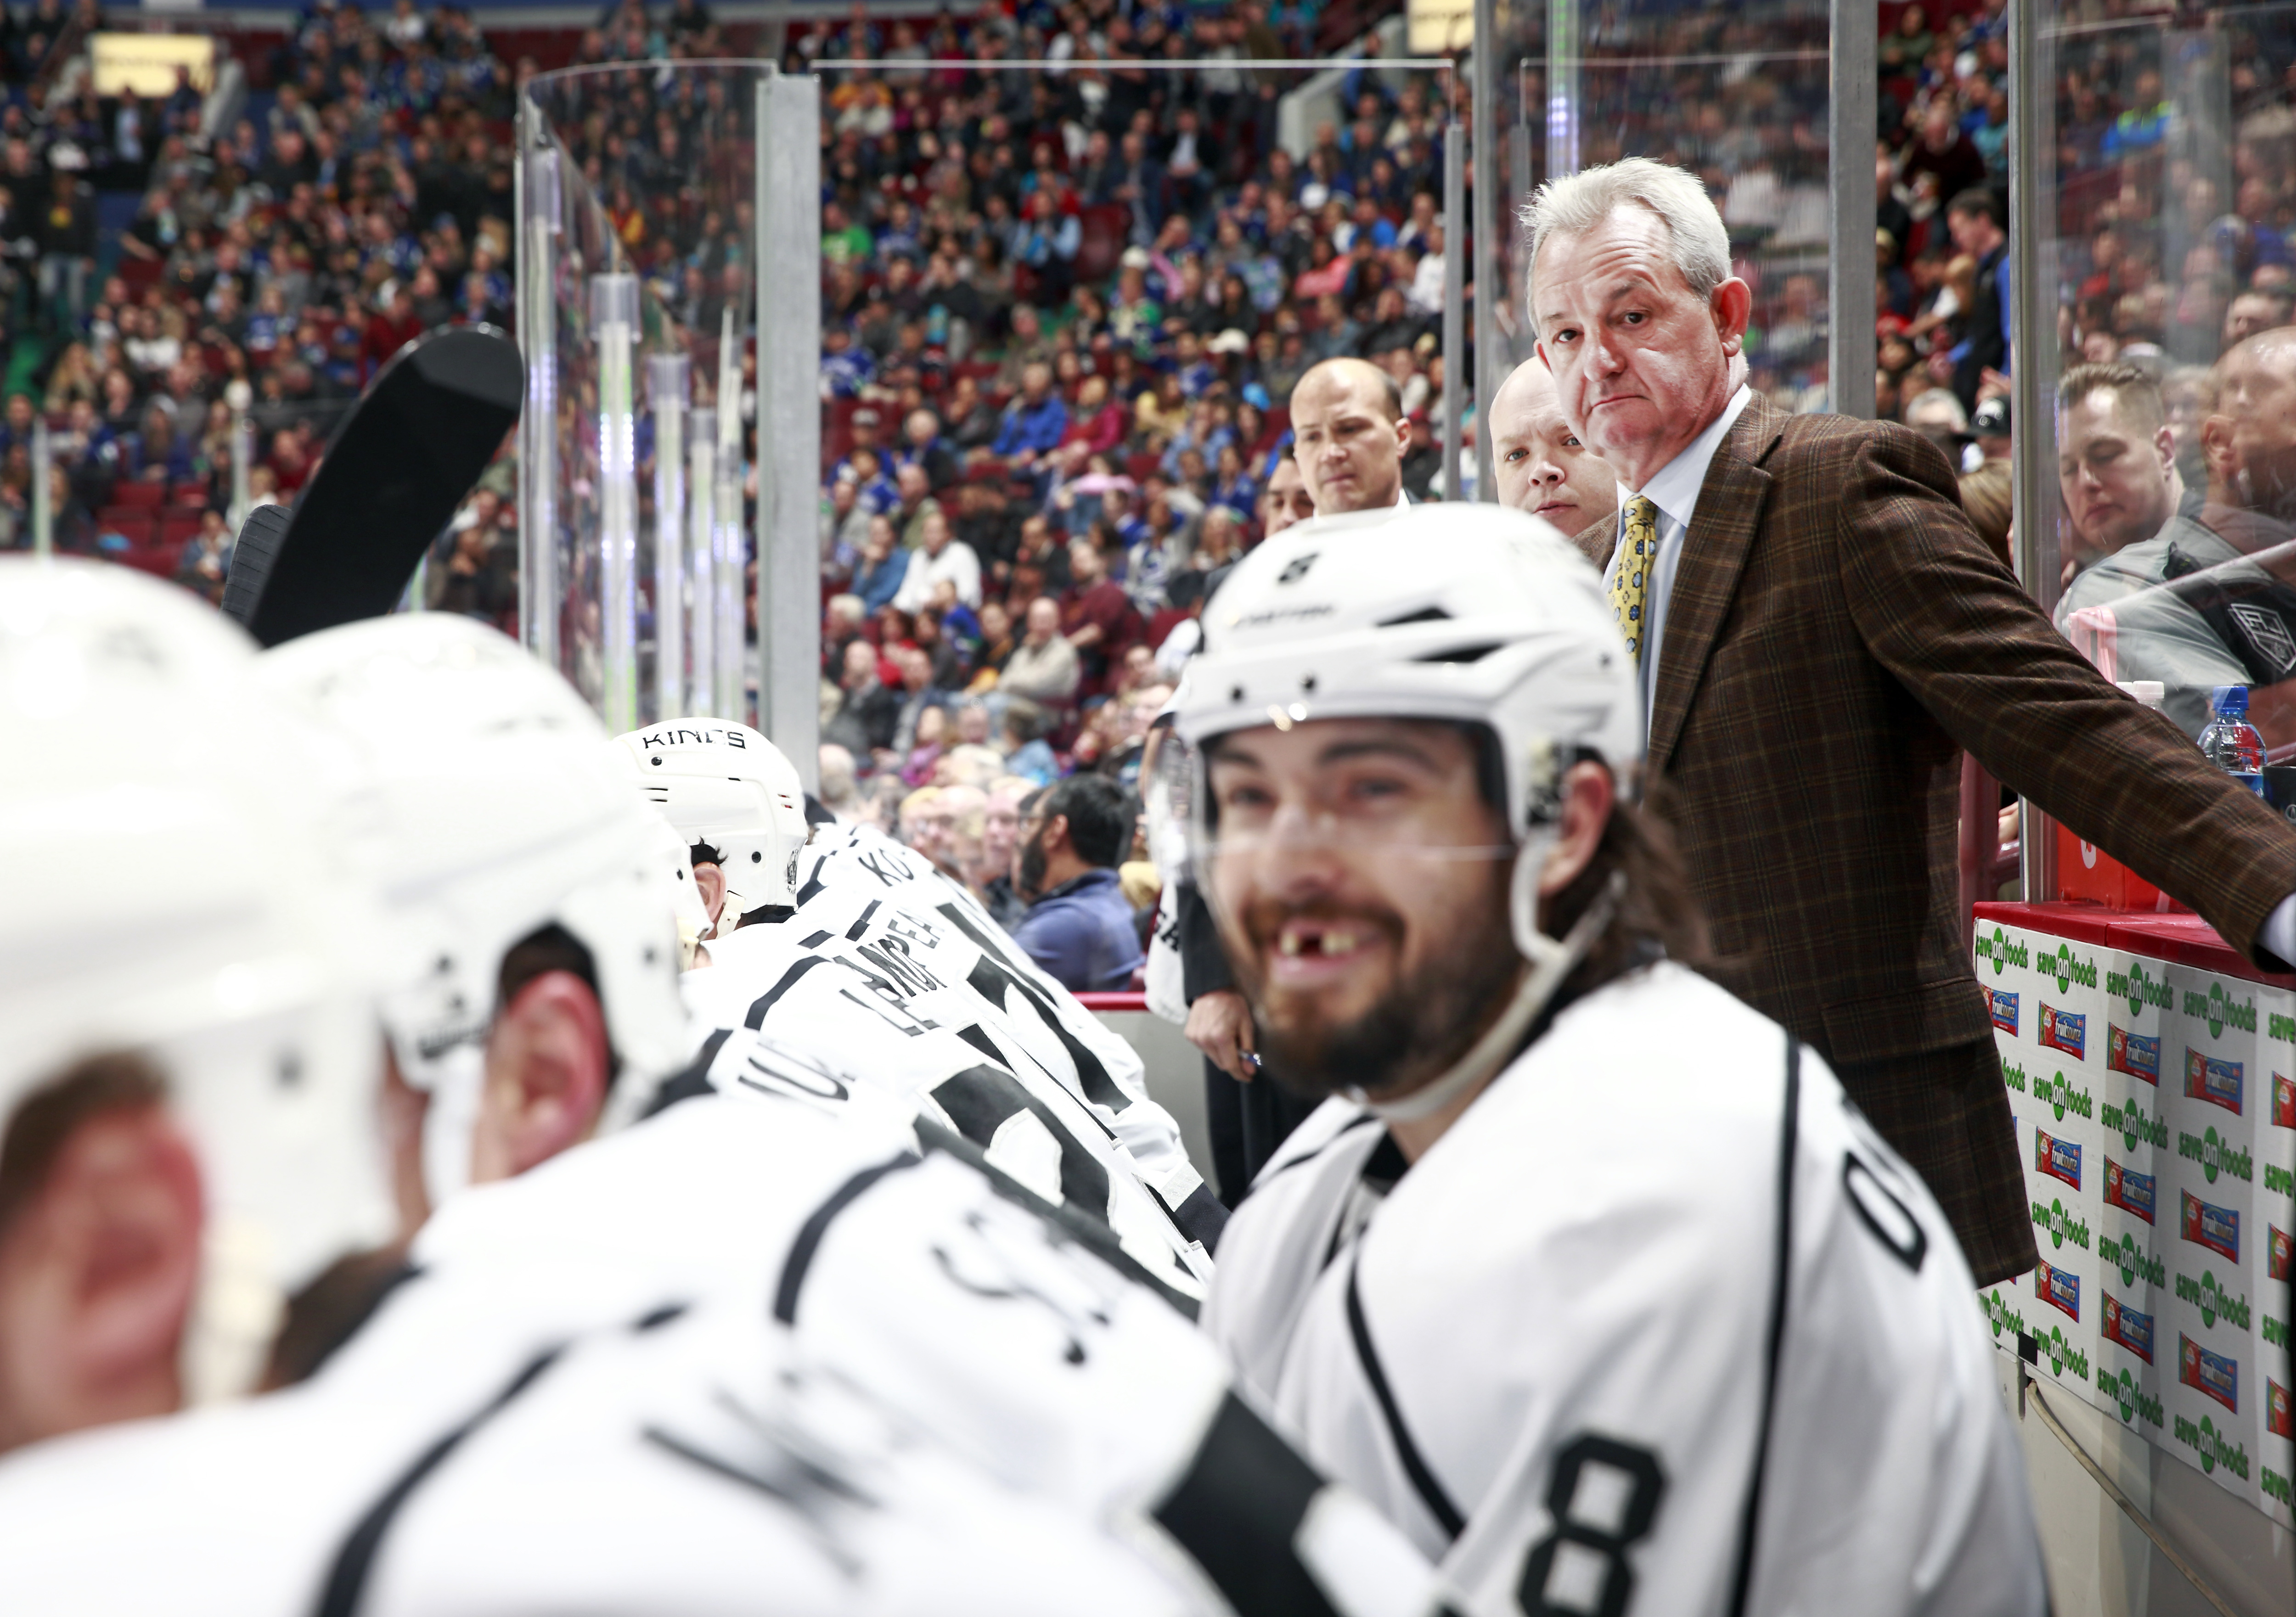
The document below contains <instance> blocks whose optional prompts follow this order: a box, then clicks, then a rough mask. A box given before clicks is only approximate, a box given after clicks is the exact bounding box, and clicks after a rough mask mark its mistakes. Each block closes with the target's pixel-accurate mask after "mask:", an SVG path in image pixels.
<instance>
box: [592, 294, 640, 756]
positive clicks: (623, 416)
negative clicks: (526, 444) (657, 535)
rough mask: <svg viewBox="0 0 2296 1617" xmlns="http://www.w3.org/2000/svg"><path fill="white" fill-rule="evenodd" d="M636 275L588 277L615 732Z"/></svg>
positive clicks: (629, 602) (633, 597) (630, 472)
mask: <svg viewBox="0 0 2296 1617" xmlns="http://www.w3.org/2000/svg"><path fill="white" fill-rule="evenodd" d="M637 333H638V278H637V277H636V276H635V275H631V274H602V275H593V276H591V277H590V336H591V340H592V341H594V343H596V344H597V347H598V423H597V430H598V551H599V556H598V576H599V583H600V590H599V594H600V597H601V600H600V614H599V616H600V618H601V620H602V621H601V622H600V624H599V625H598V644H599V654H600V655H599V660H600V662H601V664H602V670H601V672H602V674H603V692H602V696H603V699H602V701H601V703H600V707H601V709H602V712H601V715H600V716H602V717H603V719H604V720H605V721H606V728H607V729H608V730H610V731H612V732H614V733H615V734H616V735H619V734H620V733H621V732H622V731H627V730H635V729H636V728H637V727H638V600H637V596H638V588H637V585H638V580H637V570H638V472H637V412H636V400H635V397H634V396H633V394H634V391H635V387H634V384H635V380H636V379H635V376H634V375H633V373H632V372H633V366H632V363H631V362H632V358H633V355H632V350H633V349H634V348H635V346H636V343H637Z"/></svg>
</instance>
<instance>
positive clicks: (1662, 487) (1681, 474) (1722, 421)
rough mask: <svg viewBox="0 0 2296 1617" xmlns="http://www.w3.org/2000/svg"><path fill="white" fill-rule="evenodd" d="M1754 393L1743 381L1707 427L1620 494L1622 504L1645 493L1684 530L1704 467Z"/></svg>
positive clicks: (1695, 505) (1703, 479)
mask: <svg viewBox="0 0 2296 1617" xmlns="http://www.w3.org/2000/svg"><path fill="white" fill-rule="evenodd" d="M1753 396H1754V395H1753V393H1752V391H1751V389H1750V388H1748V387H1747V386H1746V384H1745V383H1743V382H1741V383H1739V384H1738V390H1737V391H1736V392H1735V393H1734V394H1732V395H1731V396H1730V402H1729V403H1728V404H1725V405H1723V406H1722V413H1721V414H1719V415H1718V416H1716V417H1715V418H1714V419H1713V420H1712V421H1709V422H1708V423H1707V424H1706V430H1705V431H1703V432H1702V433H1700V434H1699V435H1698V436H1697V437H1694V438H1693V439H1691V440H1690V442H1689V443H1688V444H1686V445H1684V446H1683V450H1682V453H1680V454H1678V455H1677V456H1675V457H1674V459H1672V460H1671V461H1668V462H1667V463H1666V464H1665V465H1663V466H1661V467H1660V468H1659V469H1658V470H1656V471H1654V472H1652V474H1651V477H1650V481H1648V482H1647V483H1645V484H1644V485H1643V486H1642V487H1640V488H1638V489H1635V490H1633V491H1631V492H1628V493H1623V494H1620V499H1619V503H1620V506H1622V507H1623V506H1624V505H1625V504H1626V502H1627V501H1628V500H1630V499H1632V498H1633V497H1634V495H1635V494H1647V495H1648V496H1649V497H1650V502H1651V503H1652V504H1653V505H1655V506H1657V507H1658V508H1659V510H1661V511H1663V512H1665V513H1666V514H1667V515H1668V516H1669V517H1671V518H1673V519H1674V521H1675V526H1676V527H1677V531H1681V532H1685V533H1686V532H1687V531H1689V527H1690V519H1691V517H1692V515H1693V513H1694V512H1695V511H1696V510H1698V491H1699V490H1700V489H1701V488H1702V487H1704V486H1705V484H1706V469H1707V468H1708V467H1709V466H1710V465H1712V464H1713V463H1714V452H1715V451H1716V450H1718V449H1719V448H1721V447H1722V440H1723V438H1724V437H1726V436H1728V434H1729V431H1730V429H1731V428H1733V427H1734V426H1736V425H1737V424H1738V417H1739V416H1740V415H1741V414H1743V412H1744V411H1745V408H1746V404H1747V402H1748V401H1749V400H1751V398H1752V397H1753Z"/></svg>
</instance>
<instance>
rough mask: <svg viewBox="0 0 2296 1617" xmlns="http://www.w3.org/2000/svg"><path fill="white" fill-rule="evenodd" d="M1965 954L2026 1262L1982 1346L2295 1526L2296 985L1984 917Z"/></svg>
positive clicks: (1993, 1313) (1987, 1297) (2002, 1294)
mask: <svg viewBox="0 0 2296 1617" xmlns="http://www.w3.org/2000/svg"><path fill="white" fill-rule="evenodd" d="M2089 929H2090V930H2095V929H2096V928H2095V927H2091V928H2089ZM2116 935H2117V934H2116ZM1975 954H1976V967H1977V975H1978V980H1979V982H1980V984H1981V985H1982V986H1983V988H1984V990H1985V993H1986V997H1987V1001H1988V1004H1989V1009H1990V1013H1991V1016H1992V1020H1993V1029H1994V1033H1993V1036H1994V1040H1995V1042H1996V1044H1997V1046H1998V1048H1999V1049H2000V1053H2001V1075H2002V1082H2003V1083H2004V1084H2005V1086H2006V1088H2007V1089H2008V1091H2009V1107H2010V1111H2011V1113H2012V1114H2013V1115H2014V1116H2015V1118H2016V1123H2017V1144H2018V1149H2019V1151H2020V1153H2021V1156H2022V1158H2023V1162H2024V1168H2025V1192H2026V1199H2027V1201H2028V1202H2029V1204H2030V1215H2031V1218H2032V1221H2033V1237H2034V1244H2035V1245H2036V1246H2038V1249H2039V1252H2040V1263H2039V1266H2038V1268H2036V1269H2035V1270H2033V1271H2032V1272H2031V1273H2030V1274H2026V1275H2022V1276H2020V1277H2019V1278H2016V1279H2015V1280H2012V1281H2004V1282H2003V1283H2001V1284H2000V1285H1998V1286H1992V1287H1989V1288H1988V1290H1987V1291H1986V1293H1985V1294H1984V1305H1985V1309H1986V1312H1987V1314H1988V1315H1989V1319H1990V1320H1991V1323H1992V1326H1993V1330H1994V1335H1995V1336H1996V1338H1997V1341H1999V1343H2000V1344H2001V1345H2002V1346H2003V1347H2004V1348H2006V1349H2010V1350H2013V1351H2014V1350H2016V1349H2017V1348H2018V1347H2019V1346H2020V1339H2021V1338H2025V1337H2030V1339H2031V1343H2032V1346H2033V1348H2034V1350H2035V1356H2036V1373H2037V1374H2038V1375H2039V1376H2046V1378H2048V1379H2049V1380H2051V1381H2053V1382H2054V1383H2055V1384H2058V1385H2059V1386H2061V1387H2062V1388H2064V1389H2065V1390H2066V1391H2067V1392H2071V1393H2073V1394H2076V1395H2078V1396H2079V1397H2080V1398H2083V1399H2085V1400H2087V1401H2088V1402H2089V1403H2091V1404H2093V1405H2095V1407H2096V1408H2098V1409H2102V1410H2103V1411H2104V1412H2105V1413H2106V1414H2107V1415H2108V1416H2110V1417H2112V1418H2113V1419H2115V1420H2118V1421H2119V1422H2120V1424H2121V1425H2123V1426H2124V1427H2126V1428H2127V1429H2128V1430H2129V1431H2130V1432H2133V1433H2136V1434H2137V1435H2139V1436H2141V1437H2143V1438H2144V1440H2145V1441H2148V1442H2152V1443H2154V1444H2157V1445H2159V1446H2160V1447H2161V1448H2163V1449H2165V1450H2168V1451H2169V1453H2171V1454H2173V1455H2175V1456H2176V1457H2177V1458H2179V1459H2180V1460H2183V1461H2184V1462H2185V1464H2187V1465H2190V1466H2194V1468H2195V1469H2197V1470H2199V1471H2200V1472H2202V1474H2204V1475H2206V1476H2208V1477H2209V1478H2210V1479H2211V1480H2212V1481H2214V1482H2217V1483H2218V1485H2219V1486H2221V1487H2223V1488H2225V1489H2226V1490H2228V1491H2230V1492H2232V1493H2233V1494H2235V1495H2237V1496H2238V1497H2239V1498H2241V1499H2243V1500H2245V1501H2247V1502H2248V1503H2249V1504H2250V1505H2251V1506H2253V1507H2256V1508H2257V1509H2259V1510H2260V1511H2262V1512H2264V1513H2265V1514H2266V1515H2268V1516H2270V1517H2271V1518H2272V1519H2273V1520H2275V1521H2276V1522H2278V1523H2281V1524H2283V1525H2284V1526H2296V1481H2292V1479H2296V1408H2292V1390H2291V1388H2290V1386H2289V1385H2288V1381H2289V1379H2290V1376H2289V1369H2288V1366H2289V1352H2288V1347H2289V1325H2290V1322H2289V1320H2288V1319H2287V1318H2285V1315H2286V1314H2287V1312H2288V1309H2289V1303H2288V1298H2289V1279H2288V1278H2289V1273H2290V1268H2291V1262H2292V1254H2291V1247H2292V1239H2296V1083H2292V1080H2296V993H2292V992H2289V991H2287V990H2284V989H2280V988H2276V987H2272V986H2270V985H2267V984H2261V983H2257V982H2252V981H2250V980H2247V979H2245V978H2243V977H2239V976H2227V975H2223V974H2220V973H2218V972H2215V971H2211V970H2209V969H2206V968H2202V967H2198V966H2193V965H2188V964H2185V963H2183V962H2181V961H2178V960H2166V959H2161V958H2158V957H2155V956H2148V955H2145V954H2144V953H2142V952H2138V951H2135V950H2131V949H2126V948H2118V947H2113V946H2111V944H2110V943H2087V942H2081V941H2077V940H2075V939H2072V938H2068V937H2062V936H2058V935H2053V934H2050V933H2046V932H2043V931H2039V930H2035V929H2031V928H2021V927H2013V926H2004V925H2001V924H1999V923H1997V922H1992V921H1986V920H1982V919H1980V922H1979V925H1978V928H1977V941H1976V947H1975Z"/></svg>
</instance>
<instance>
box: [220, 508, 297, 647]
mask: <svg viewBox="0 0 2296 1617" xmlns="http://www.w3.org/2000/svg"><path fill="white" fill-rule="evenodd" d="M288 515H289V512H288V510H287V508H286V507H285V506H283V505H258V506H257V507H256V508H255V509H254V510H251V511H250V512H248V513H247V520H246V521H244V522H242V523H241V524H240V525H239V538H238V540H237V542H236V543H234V544H233V545H232V547H231V571H230V573H229V574H227V575H226V576H225V578H224V583H223V613H224V616H225V617H228V618H230V619H231V620H232V621H233V622H234V623H237V624H242V625H243V624H245V623H247V622H248V621H249V620H250V618H252V617H254V616H255V601H256V598H257V597H258V595H260V594H261V593H262V592H263V583H264V580H266V578H269V577H270V576H271V563H272V561H273V559H275V558H276V557H277V556H278V554H279V543H280V541H281V540H283V539H284V538H286V536H287V518H288Z"/></svg>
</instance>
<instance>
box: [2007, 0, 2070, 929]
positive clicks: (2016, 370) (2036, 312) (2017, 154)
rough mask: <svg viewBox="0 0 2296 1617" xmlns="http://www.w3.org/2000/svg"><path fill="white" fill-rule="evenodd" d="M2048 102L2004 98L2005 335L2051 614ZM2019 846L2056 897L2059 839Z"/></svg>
mask: <svg viewBox="0 0 2296 1617" xmlns="http://www.w3.org/2000/svg"><path fill="white" fill-rule="evenodd" d="M2039 11H2040V8H2039V7H2038V5H2036V4H2034V0H2010V6H2009V82H2010V83H2011V84H2013V85H2047V84H2050V83H2052V82H2054V81H2053V79H2051V78H2046V77H2043V75H2046V74H2047V73H2048V72H2049V69H2050V64H2049V63H2048V62H2047V61H2045V60H2044V59H2043V57H2042V53H2041V39H2040V34H2041V20H2040V15H2039ZM2048 102H2049V97H2048V96H2046V95H2012V96H2011V97H2010V98H2009V260H2008V267H2009V277H2010V284H2009V335H2010V340H2011V347H2010V370H2009V380H2010V420H2011V421H2013V422H2014V423H2015V425H2016V429H2017V430H2016V432H2015V433H2014V434H2013V437H2012V440H2011V449H2010V457H2011V459H2010V476H2011V509H2012V510H2013V511H2014V512H2015V521H2016V527H2015V530H2014V531H2015V536H2016V542H2017V543H2016V551H2017V553H2016V556H2015V560H2016V563H2017V576H2018V577H2019V579H2021V581H2022V582H2023V584H2024V585H2025V590H2026V592H2027V593H2028V594H2030V595H2031V596H2032V598H2033V599H2034V600H2036V601H2037V602H2038V603H2039V605H2040V608H2041V610H2042V611H2044V612H2050V613H2054V611H2055V609H2056V604H2057V595H2058V585H2057V530H2056V516H2055V513H2056V502H2055V501H2054V499H2052V498H2051V494H2052V493H2053V492H2054V491H2053V490H2052V489H2051V487H2050V485H2049V479H2050V478H2054V477H2055V476H2056V433H2055V430H2054V422H2055V419H2056V418H2055V412H2054V409H2053V408H2052V404H2053V400H2052V398H2051V395H2052V394H2053V393H2054V390H2055V382H2056V374H2055V372H2056V366H2055V364H2054V363H2053V362H2054V356H2055V355H2054V347H2055V343H2056V331H2057V311H2056V308H2055V301H2054V298H2052V297H2051V296H2050V295H2049V294H2050V292H2051V290H2052V289H2051V288H2050V287H2049V286H2048V285H2046V283H2045V282H2044V279H2043V277H2044V275H2045V274H2046V268H2047V260H2046V257H2045V256H2044V251H2043V249H2044V247H2045V243H2044V241H2043V240H2042V237H2043V234H2044V233H2045V232H2046V230H2047V229H2048V227H2049V225H2050V223H2051V220H2050V217H2049V196H2048V194H2047V192H2048V191H2049V190H2051V189H2053V187H2050V186H2049V184H2048V176H2049V171H2050V169H2051V167H2052V166H2053V165H2054V163H2055V161H2056V152H2055V150H2054V143H2052V141H2051V140H2050V138H2049V129H2048ZM2024 807H2025V813H2024V829H2023V834H2022V836H2021V838H2020V841H2021V858H2022V862H2023V865H2024V880H2025V892H2024V895H2025V897H2026V898H2027V899H2029V900H2034V901H2038V900H2044V899H2050V898H2054V897H2055V896H2056V890H2057V880H2056V877H2057V870H2056V865H2057V859H2056V853H2057V839H2056V837H2055V836H2054V833H2053V832H2051V831H2050V830H2049V829H2048V827H2047V825H2046V823H2045V822H2044V821H2043V820H2042V817H2041V815H2040V813H2038V811H2037V810H2036V809H2035V808H2034V807H2033V805H2032V804H2030V803H2027V804H2025V805H2024Z"/></svg>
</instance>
